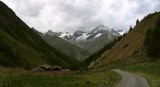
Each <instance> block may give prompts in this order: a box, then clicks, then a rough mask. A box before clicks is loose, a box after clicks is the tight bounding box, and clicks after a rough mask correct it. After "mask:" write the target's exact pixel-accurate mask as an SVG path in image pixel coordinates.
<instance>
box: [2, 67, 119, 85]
mask: <svg viewBox="0 0 160 87" xmlns="http://www.w3.org/2000/svg"><path fill="white" fill-rule="evenodd" d="M0 72H1V71H0ZM0 78H1V81H2V87H114V86H115V85H116V84H117V83H118V82H119V80H120V76H119V75H118V74H117V73H114V72H113V71H111V70H108V71H106V70H95V71H89V72H85V73H78V74H69V75H54V74H50V75H48V74H46V73H42V74H35V73H29V74H24V73H14V72H12V73H3V74H0ZM0 84H1V83H0Z"/></svg>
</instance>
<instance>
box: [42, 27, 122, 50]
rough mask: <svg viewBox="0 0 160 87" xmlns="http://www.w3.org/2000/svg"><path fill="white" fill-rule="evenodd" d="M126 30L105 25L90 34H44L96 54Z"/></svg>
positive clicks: (79, 31)
mask: <svg viewBox="0 0 160 87" xmlns="http://www.w3.org/2000/svg"><path fill="white" fill-rule="evenodd" d="M124 33H125V31H124V30H117V31H116V30H114V29H112V28H109V27H107V26H104V25H99V26H97V27H96V28H94V29H93V30H91V31H90V32H84V31H81V30H77V31H75V32H74V33H69V32H66V33H62V32H53V31H51V30H49V31H47V32H46V33H44V34H45V35H46V34H47V35H50V36H58V37H61V38H63V39H64V40H67V41H69V42H70V43H72V44H75V45H77V46H79V47H81V48H84V49H86V50H88V51H89V52H91V53H94V52H96V51H98V50H99V49H101V48H102V47H103V46H104V45H105V44H107V43H109V42H110V41H112V40H113V39H115V38H116V37H118V36H120V35H123V34H124Z"/></svg>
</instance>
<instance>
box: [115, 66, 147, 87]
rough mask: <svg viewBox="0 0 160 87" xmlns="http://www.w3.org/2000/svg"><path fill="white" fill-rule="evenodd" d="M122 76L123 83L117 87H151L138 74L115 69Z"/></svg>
mask: <svg viewBox="0 0 160 87" xmlns="http://www.w3.org/2000/svg"><path fill="white" fill-rule="evenodd" d="M114 71H115V72H117V73H119V74H120V75H121V76H122V81H121V82H120V83H119V84H118V85H117V86H116V87H149V85H148V83H147V81H146V80H145V79H144V78H143V77H141V76H139V75H136V74H133V73H129V72H125V71H122V70H118V69H114Z"/></svg>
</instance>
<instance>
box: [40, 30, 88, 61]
mask: <svg viewBox="0 0 160 87" xmlns="http://www.w3.org/2000/svg"><path fill="white" fill-rule="evenodd" d="M37 32H38V31H37ZM49 32H51V31H49ZM38 34H39V35H40V36H41V37H42V38H43V39H44V40H45V41H46V42H47V43H48V44H50V45H51V46H53V47H54V48H56V49H57V50H59V51H61V52H63V53H64V54H67V55H69V56H72V57H73V58H75V59H76V60H79V61H83V60H84V59H86V58H87V57H89V56H90V55H91V53H90V52H89V51H87V50H85V49H83V48H81V47H78V46H76V45H74V44H72V43H70V42H68V41H66V40H64V39H63V38H61V37H58V36H56V35H53V36H51V35H48V34H43V33H40V32H38Z"/></svg>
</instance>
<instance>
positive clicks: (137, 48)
mask: <svg viewBox="0 0 160 87" xmlns="http://www.w3.org/2000/svg"><path fill="white" fill-rule="evenodd" d="M158 18H160V12H158V13H154V14H149V15H148V16H147V17H144V19H143V20H142V21H140V22H139V23H138V24H137V25H136V26H135V27H134V28H133V30H132V31H130V32H129V33H128V34H127V35H126V36H125V37H124V38H123V39H122V40H120V41H119V42H118V43H117V44H116V45H115V46H114V47H113V48H112V49H111V50H110V51H108V52H105V53H104V54H103V56H102V57H101V58H99V59H98V60H97V62H96V63H95V65H93V66H92V67H101V66H110V65H111V66H123V65H128V64H131V63H135V62H137V61H141V60H143V59H144V58H145V57H146V54H145V52H144V51H145V50H144V46H143V44H144V39H145V34H146V31H147V30H148V29H149V28H151V29H153V28H154V27H155V24H156V21H157V19H158Z"/></svg>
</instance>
